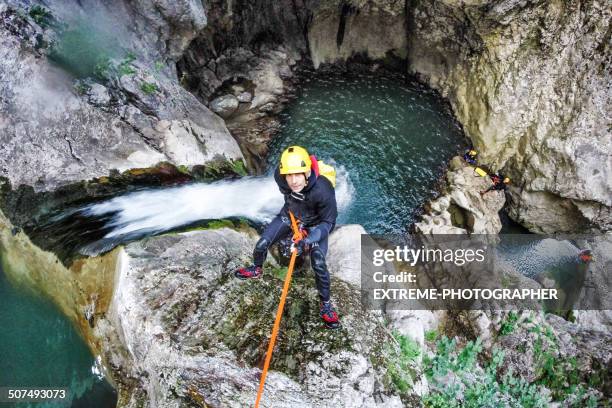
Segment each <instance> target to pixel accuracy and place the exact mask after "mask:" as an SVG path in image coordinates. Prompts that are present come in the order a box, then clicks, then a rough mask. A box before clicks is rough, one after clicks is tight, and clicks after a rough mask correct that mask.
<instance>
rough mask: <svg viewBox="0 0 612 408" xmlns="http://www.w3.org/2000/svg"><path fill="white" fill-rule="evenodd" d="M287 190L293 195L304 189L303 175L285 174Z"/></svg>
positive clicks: (304, 178)
mask: <svg viewBox="0 0 612 408" xmlns="http://www.w3.org/2000/svg"><path fill="white" fill-rule="evenodd" d="M285 180H287V184H289V188H290V189H291V191H293V192H294V193H299V192H300V191H302V189H303V188H304V187H306V175H305V174H304V173H297V174H287V175H286V176H285Z"/></svg>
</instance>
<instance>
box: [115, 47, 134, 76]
mask: <svg viewBox="0 0 612 408" xmlns="http://www.w3.org/2000/svg"><path fill="white" fill-rule="evenodd" d="M135 60H136V56H135V55H134V54H133V53H131V52H130V53H128V54H127V56H126V57H125V58H124V59H123V60H122V61H121V62H120V63H119V66H118V67H117V72H118V74H119V76H123V75H134V74H135V73H136V68H135V67H134V66H133V65H132V62H134V61H135Z"/></svg>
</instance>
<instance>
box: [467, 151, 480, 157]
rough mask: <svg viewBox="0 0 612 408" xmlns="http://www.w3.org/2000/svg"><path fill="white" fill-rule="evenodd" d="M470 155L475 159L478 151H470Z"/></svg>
mask: <svg viewBox="0 0 612 408" xmlns="http://www.w3.org/2000/svg"><path fill="white" fill-rule="evenodd" d="M468 154H469V155H470V156H472V157H474V156H476V155H477V154H478V152H477V151H476V150H470V151H469V152H468Z"/></svg>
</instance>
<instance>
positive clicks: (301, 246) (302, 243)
mask: <svg viewBox="0 0 612 408" xmlns="http://www.w3.org/2000/svg"><path fill="white" fill-rule="evenodd" d="M308 245H310V242H308V238H303V239H300V240H299V241H298V242H297V243H295V242H294V243H293V244H292V245H291V250H292V251H293V248H295V249H296V250H297V256H300V255H302V254H303V253H305V252H306V251H307V250H308Z"/></svg>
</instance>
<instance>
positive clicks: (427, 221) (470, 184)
mask: <svg viewBox="0 0 612 408" xmlns="http://www.w3.org/2000/svg"><path fill="white" fill-rule="evenodd" d="M446 179H447V183H448V184H447V191H446V192H445V193H444V194H442V196H441V197H439V198H437V199H435V200H434V201H433V202H431V204H430V205H429V207H430V211H428V212H427V213H426V214H424V215H423V217H422V220H421V221H420V222H417V223H416V224H415V228H416V231H417V232H420V233H423V234H467V233H468V232H469V233H473V234H498V233H499V231H500V230H501V227H502V225H501V220H500V219H499V215H498V213H499V211H500V210H501V209H502V207H503V206H504V203H505V201H506V200H505V196H504V194H503V193H501V192H499V191H491V192H489V193H487V194H485V195H484V196H481V195H480V194H479V192H480V191H483V190H485V189H487V188H488V187H489V186H491V185H492V183H491V180H490V179H489V178H488V177H480V176H479V175H478V174H476V173H475V172H474V168H473V167H472V166H469V165H467V164H466V163H465V162H463V161H462V160H461V159H460V158H459V157H455V158H453V160H452V161H451V166H450V170H449V171H448V173H447V174H446Z"/></svg>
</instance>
